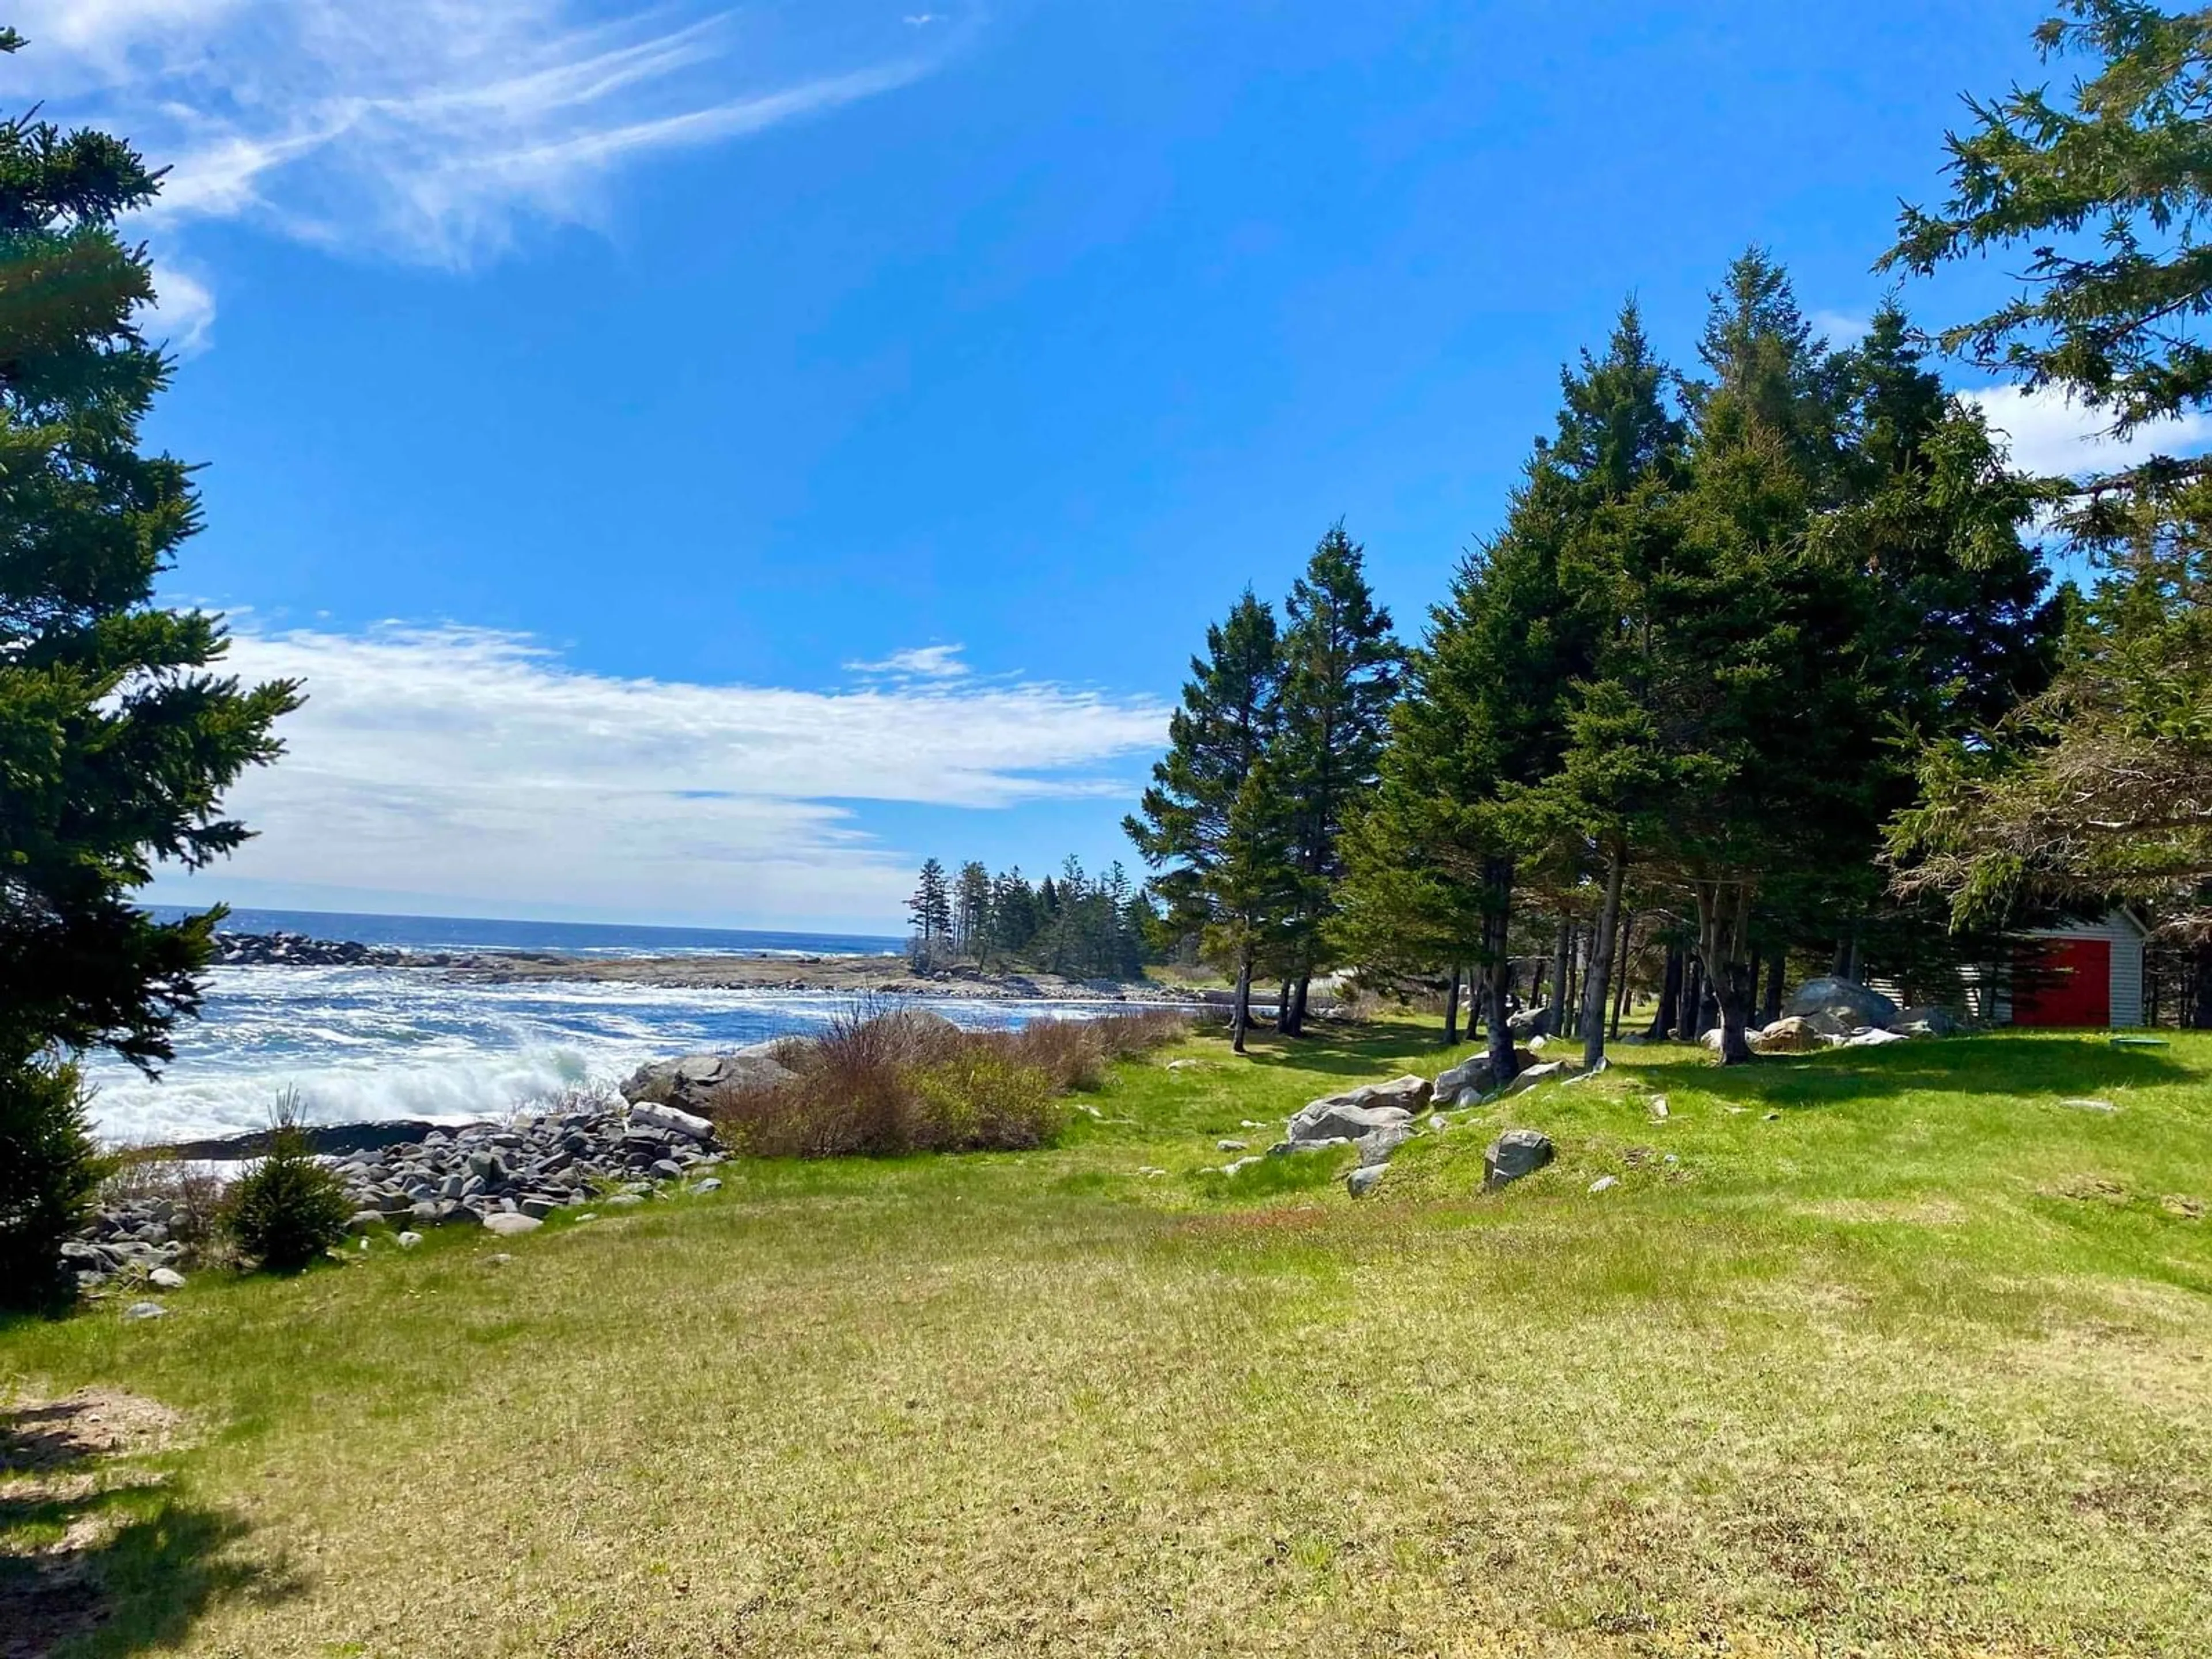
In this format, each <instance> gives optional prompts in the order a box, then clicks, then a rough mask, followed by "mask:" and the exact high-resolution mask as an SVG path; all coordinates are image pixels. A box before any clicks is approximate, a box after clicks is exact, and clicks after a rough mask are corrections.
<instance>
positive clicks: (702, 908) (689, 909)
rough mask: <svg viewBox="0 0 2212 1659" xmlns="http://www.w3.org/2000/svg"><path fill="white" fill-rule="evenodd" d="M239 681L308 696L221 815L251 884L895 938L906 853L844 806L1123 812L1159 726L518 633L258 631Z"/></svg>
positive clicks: (1023, 702)
mask: <svg viewBox="0 0 2212 1659" xmlns="http://www.w3.org/2000/svg"><path fill="white" fill-rule="evenodd" d="M231 665H232V666H233V667H234V669H235V670H236V671H238V672H239V673H240V674H241V675H243V676H245V677H246V678H249V679H259V678H270V677H292V678H301V679H303V680H305V681H306V682H307V696H308V701H307V706H306V707H305V708H302V709H301V711H300V712H299V713H298V714H295V715H293V716H292V717H290V718H289V720H286V721H285V722H284V725H283V735H284V738H285V740H286V743H287V744H288V749H289V752H288V753H287V754H286V756H285V757H284V758H283V760H282V761H280V762H278V763H276V765H274V766H272V767H269V768H265V769H262V770H259V771H257V772H254V773H252V774H250V775H248V776H247V777H246V779H245V781H242V782H241V783H240V785H239V786H238V787H237V788H236V789H235V790H234V792H233V793H232V797H231V799H230V800H229V802H228V806H229V807H230V808H231V809H233V810H234V811H237V812H238V813H239V814H240V816H242V817H244V818H245V819H246V822H248V823H251V824H252V825H253V826H254V827H255V828H256V829H258V830H259V831H260V832H261V833H260V835H259V836H258V838H257V839H256V840H254V841H253V842H250V843H249V844H248V845H247V846H246V848H245V849H244V850H243V851H242V852H241V853H240V854H239V855H238V856H237V857H236V858H235V859H234V860H230V861H229V862H228V863H227V864H226V865H225V866H223V870H224V872H226V873H227V874H231V875H234V876H236V877H238V878H241V879H244V880H248V881H252V882H256V883H260V884H301V885H317V886H334V887H345V888H349V889H355V890H363V889H368V890H385V891H389V892H392V893H404V894H410V895H422V894H430V895H444V896H449V897H451V898H453V899H455V900H459V901H469V902H475V903H478V904H482V903H483V902H487V901H489V902H501V903H513V904H532V903H542V902H549V901H550V902H560V903H562V904H566V905H571V906H577V907H590V908H599V909H602V910H605V911H608V912H613V913H623V914H629V915H645V914H689V915H734V916H743V917H750V918H757V919H759V920H761V921H776V920H787V921H805V920H807V919H812V918H822V917H832V916H842V917H866V916H878V917H890V916H895V915H896V914H897V912H898V904H899V901H900V899H901V897H902V895H903V893H904V891H905V890H906V888H907V887H908V885H909V884H910V880H911V872H910V869H909V866H910V864H911V863H912V856H911V854H910V851H909V849H906V848H897V847H891V846H887V845H885V844H884V843H883V842H880V841H878V840H877V839H876V838H875V837H874V836H871V835H870V834H869V833H867V831H866V829H865V828H864V827H863V825H862V823H861V822H860V818H859V817H858V816H856V809H855V807H854V806H853V805H851V804H850V803H854V802H896V803H907V804H915V805H938V806H957V807H967V808H973V809H977V810H990V809H1004V808H1011V807H1016V806H1018V805H1022V804H1023V803H1024V802H1029V801H1036V800H1042V799H1055V798H1067V797H1072V796H1085V795H1105V794H1117V793H1123V792H1125V791H1127V789H1129V788H1131V787H1133V786H1132V784H1131V782H1130V781H1129V777H1128V775H1129V774H1130V773H1131V772H1133V770H1135V769H1137V768H1138V766H1139V762H1140V760H1141V758H1142V757H1146V756H1148V755H1149V754H1150V753H1151V752H1152V751H1153V750H1155V749H1157V748H1158V745H1159V744H1160V743H1161V742H1162V741H1163V739H1164V732H1165V729H1166V725H1167V711H1166V709H1165V708H1164V707H1162V706H1161V705H1159V704H1158V703H1157V702H1153V701H1152V700H1150V699H1145V698H1117V697H1111V696H1105V695H1103V694H1101V693H1097V692H1095V691H1091V690H1082V689H1079V688H1073V687H1067V686H1061V685H1057V684H1049V683H1041V682H1012V683H1009V682H1001V681H994V682H991V683H989V684H975V685H973V686H961V685H954V684H945V683H943V682H941V681H940V682H927V681H921V682H908V683H902V684H867V685H862V686H859V687H856V688H854V689H849V690H833V691H799V690H783V689H778V688H775V687H767V686H747V685H701V684H681V683H671V682H666V681H658V680H646V679H625V678H612V677H609V676H605V675H599V674H592V673H586V672H581V671H575V670H574V669H572V668H570V667H568V666H567V665H565V664H564V663H563V662H562V659H560V658H559V657H558V656H557V655H556V654H555V653H551V652H550V651H548V650H546V649H545V648H544V647H541V646H540V645H538V644H537V643H536V642H534V641H531V640H529V639H527V638H525V637H521V636H519V635H510V634H501V633H493V632H488V631H485V630H482V629H467V628H452V627H446V628H435V629H416V628H405V627H398V626H389V627H386V628H383V629H377V630H374V631H373V632H371V633H369V634H367V635H342V634H334V633H328V632H320V631H314V630H295V631H290V632H259V631H253V630H250V629H249V630H242V631H241V632H240V634H239V635H238V637H237V639H236V641H235V642H234V647H233V650H232V654H231Z"/></svg>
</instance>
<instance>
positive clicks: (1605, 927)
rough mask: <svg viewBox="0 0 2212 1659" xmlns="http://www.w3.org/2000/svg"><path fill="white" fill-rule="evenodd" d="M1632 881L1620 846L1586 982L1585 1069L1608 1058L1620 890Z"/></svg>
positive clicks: (1611, 864)
mask: <svg viewBox="0 0 2212 1659" xmlns="http://www.w3.org/2000/svg"><path fill="white" fill-rule="evenodd" d="M1627 878H1628V849H1627V848H1626V847H1623V846H1620V845H1619V844H1618V843H1616V844H1615V845H1614V846H1613V849H1612V852H1611V854H1610V856H1609V858H1608V860H1607V865H1606V872H1605V908H1603V909H1601V910H1600V911H1599V912H1598V918H1597V927H1596V928H1595V930H1594V931H1593V932H1592V933H1591V934H1590V961H1589V975H1588V977H1587V978H1585V979H1584V980H1583V1070H1584V1071H1585V1072H1587V1071H1589V1069H1590V1068H1591V1067H1592V1066H1595V1065H1596V1064H1597V1063H1598V1061H1600V1060H1603V1059H1604V1058H1605V999H1606V993H1607V991H1609V990H1611V989H1612V988H1613V935H1614V934H1615V933H1617V932H1618V931H1619V929H1620V890H1621V887H1622V884H1624V883H1625V882H1626V880H1627Z"/></svg>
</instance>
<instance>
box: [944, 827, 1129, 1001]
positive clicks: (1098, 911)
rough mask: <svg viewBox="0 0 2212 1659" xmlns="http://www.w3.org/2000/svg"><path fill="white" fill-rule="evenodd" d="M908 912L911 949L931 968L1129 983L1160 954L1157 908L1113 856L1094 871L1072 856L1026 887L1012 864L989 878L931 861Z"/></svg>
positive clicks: (978, 868)
mask: <svg viewBox="0 0 2212 1659" xmlns="http://www.w3.org/2000/svg"><path fill="white" fill-rule="evenodd" d="M906 908H907V915H908V918H909V919H910V920H911V921H912V924H913V933H912V937H911V939H910V942H909V943H910V950H911V951H912V953H913V955H914V957H915V960H916V961H917V962H923V963H930V964H933V965H937V966H944V965H945V964H947V963H959V962H972V963H975V964H976V965H977V966H978V967H981V968H1034V969H1040V970H1042V971H1043V972H1046V973H1053V974H1063V975H1070V976H1072V977H1074V978H1079V979H1080V978H1097V979H1131V978H1134V977H1135V976H1136V975H1139V974H1141V973H1142V972H1143V971H1144V969H1145V964H1146V963H1148V962H1152V961H1155V960H1158V955H1157V951H1156V947H1155V945H1154V944H1153V936H1154V933H1155V930H1156V929H1157V927H1158V921H1159V917H1158V912H1157V911H1155V910H1154V909H1153V908H1152V902H1151V900H1149V899H1148V898H1146V896H1145V894H1144V891H1143V890H1142V889H1141V888H1139V886H1138V885H1137V884H1136V883H1134V882H1133V881H1132V880H1130V878H1129V876H1128V872H1127V871H1125V870H1123V869H1122V867H1121V864H1120V863H1119V861H1116V862H1115V863H1114V864H1111V865H1109V866H1107V868H1106V872H1105V873H1104V874H1103V875H1098V876H1093V875H1091V873H1089V872H1087V871H1085V869H1084V867H1083V864H1082V861H1081V860H1079V859H1077V858H1074V857H1073V856H1072V855H1071V856H1070V857H1068V858H1066V859H1065V860H1062V861H1061V864H1060V873H1059V874H1058V875H1057V876H1051V875H1048V876H1047V877H1045V878H1044V879H1043V880H1042V881H1040V882H1037V883H1036V884H1031V883H1030V879H1029V878H1028V877H1026V876H1024V874H1023V873H1022V872H1021V868H1020V866H1015V867H1014V868H1012V869H1011V870H1002V871H1000V872H999V873H998V874H996V875H993V874H992V873H991V872H990V871H989V870H988V869H987V868H986V867H985V866H983V865H982V864H981V863H980V862H978V861H975V860H969V862H968V863H966V864H963V865H962V866H960V868H959V870H958V872H956V873H948V872H946V870H945V866H944V864H943V863H942V862H940V861H939V860H936V859H931V860H928V862H927V863H926V864H924V865H923V866H921V878H920V880H919V881H918V882H917V883H916V884H915V890H914V896H913V897H912V898H910V899H908V901H907V907H906Z"/></svg>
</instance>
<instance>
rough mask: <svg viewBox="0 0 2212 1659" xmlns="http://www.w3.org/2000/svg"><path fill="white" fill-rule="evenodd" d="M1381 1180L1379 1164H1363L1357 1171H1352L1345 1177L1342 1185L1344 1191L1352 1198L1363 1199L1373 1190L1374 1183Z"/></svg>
mask: <svg viewBox="0 0 2212 1659" xmlns="http://www.w3.org/2000/svg"><path fill="white" fill-rule="evenodd" d="M1382 1179H1383V1165H1381V1164H1361V1165H1360V1166H1359V1167H1358V1169H1356V1170H1353V1171H1352V1173H1351V1174H1350V1175H1348V1176H1345V1178H1344V1185H1345V1188H1346V1191H1348V1192H1350V1193H1351V1194H1352V1196H1353V1197H1354V1198H1364V1197H1366V1196H1367V1194H1370V1193H1371V1192H1373V1191H1374V1190H1375V1187H1376V1182H1379V1181H1381V1180H1382Z"/></svg>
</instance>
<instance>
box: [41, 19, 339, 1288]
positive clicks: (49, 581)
mask: <svg viewBox="0 0 2212 1659" xmlns="http://www.w3.org/2000/svg"><path fill="white" fill-rule="evenodd" d="M21 44H22V42H21V40H20V39H19V38H18V37H17V36H16V35H15V33H13V31H0V52H14V51H15V50H17V49H18V48H19V47H20V46H21ZM158 189H159V181H158V179H157V178H156V177H155V175H154V174H152V173H149V172H148V171H147V169H146V167H145V166H144V164H143V162H142V161H140V159H139V158H138V156H137V154H136V153H134V152H133V151H132V150H131V148H130V146H129V145H127V144H125V143H123V142H122V141H121V140H119V139H117V138H114V137H110V136H108V135H106V134H104V133H99V132H90V131H78V132H70V133H64V132H63V131H61V130H60V129H58V127H56V126H54V125H52V124H51V123H48V122H45V121H40V120H38V119H36V118H33V117H29V116H26V117H21V118H17V119H15V120H14V121H12V122H10V123H9V124H8V125H5V126H4V127H0V779H4V787H0V1293H5V1294H9V1295H19V1294H22V1293H25V1292H27V1291H30V1292H35V1291H36V1290H37V1289H38V1288H39V1287H40V1286H41V1285H43V1284H44V1283H46V1282H51V1279H52V1267H53V1263H52V1250H53V1247H54V1244H55V1243H56V1240H57V1238H58V1235H59V1233H60V1231H64V1230H65V1229H66V1227H67V1226H68V1225H70V1221H71V1219H72V1218H73V1217H74V1215H75V1214H76V1211H77V1210H78V1209H79V1207H80V1206H82V1202H83V1201H84V1199H85V1197H86V1196H87V1195H88V1191H89V1186H88V1176H87V1175H86V1170H87V1169H88V1157H89V1148H88V1145H87V1143H86V1139H85V1132H84V1121H83V1115H82V1107H81V1106H80V1105H79V1103H78V1101H77V1089H76V1074H75V1072H74V1069H73V1066H72V1064H71V1062H72V1060H73V1059H74V1057H75V1056H76V1055H77V1054H82V1052H84V1051H85V1050H88V1049H91V1048H112V1049H113V1050H114V1051H115V1052H116V1053H118V1054H121V1055H122V1056H123V1057H124V1058H125V1059H127V1060H131V1061H132V1062H133V1063H135V1064H137V1066H140V1067H141V1068H143V1069H144V1070H147V1071H148V1072H149V1073H150V1072H152V1071H154V1070H155V1069H156V1068H157V1067H158V1066H159V1065H160V1064H161V1062H162V1061H163V1060H167V1059H168V1058H169V1056H170V1054H171V1046H170V1037H169V1033H170V1030H171V1028H172V1027H173V1025H174V1024H175V1022H176V1021H177V1020H179V1018H187V1017H190V1016H191V1015H192V1014H194V1013H196V1012H197V1009H198V1006H199V995H200V993H199V985H198V979H197V975H198V974H199V971H200V970H201V969H203V968H204V967H205V965H206V964H207V962H208V960H209V958H210V954H211V948H212V947H211V940H212V936H213V931H214V927H215V923H216V920H217V919H218V918H219V915H220V912H219V911H217V912H210V914H208V915H200V916H197V917H194V918H192V919H191V920H189V921H182V922H175V923H166V924H164V923H157V922H155V921H153V920H152V919H151V918H149V916H148V915H146V914H145V913H144V912H143V911H141V910H139V909H137V908H134V907H133V906H132V904H131V902H130V900H131V894H132V893H133V891H134V890H137V888H139V887H141V886H143V884H145V883H146V882H147V881H148V880H149V878H151V876H152V874H153V871H154V866H155V864H156V863H157V862H161V861H167V862H171V863H175V864H179V865H182V866H186V867H197V866H204V865H206V864H208V863H210V862H211V861H212V860H216V859H217V858H220V857H222V855H224V854H228V853H229V852H231V851H232V850H234V848H237V847H238V846H239V845H240V843H241V842H243V841H244V840H245V839H246V834H247V832H246V829H245V827H244V826H243V825H241V824H240V823H236V822H235V821H234V820H231V819H228V818H225V817H222V815H221V801H222V794H223V792H224V791H225V790H226V789H227V788H228V787H229V786H230V785H231V783H233V782H234V781H235V780H236V779H237V777H238V776H239V775H240V773H241V772H243V771H244V770H245V769H246V768H247V767H249V766H254V765H258V764H260V763H264V762H266V761H268V760H270V759H271V758H273V757H275V756H276V752H277V744H276V739H275V738H274V737H273V736H272V735H271V728H272V726H274V723H275V722H276V720H277V719H278V718H279V717H280V716H281V715H283V714H284V713H286V712H287V711H289V709H291V708H293V707H295V705H296V704H297V702H298V701H299V693H298V688H297V687H296V686H295V685H292V684H284V683H273V684H266V685H262V686H259V687H257V688H255V689H253V690H241V689H240V686H239V685H238V684H237V682H236V681H235V680H234V679H231V678H225V677H223V676H222V675H220V674H219V673H217V672H216V671H214V670H215V669H216V665H218V664H219V663H220V660H221V659H222V655H223V652H224V648H225V640H224V635H223V630H222V625H221V623H220V621H219V620H218V619H217V618H216V617H210V616H207V615H205V614H204V613H201V612H197V611H168V610H164V609H161V608H159V607H157V606H155V605H154V603H153V594H154V589H155V581H156V579H157V578H158V577H159V576H160V575H161V573H162V572H164V571H166V570H167V569H168V568H171V566H172V564H173V561H174V558H175V556H176V553H177V550H178V549H179V547H180V546H181V545H182V544H184V543H185V541H186V540H187V539H188V538H190V537H191V536H192V535H193V534H194V533H196V532H197V531H198V529H199V527H200V517H199V506H198V500H197V495H196V493H195V492H194V490H193V489H192V487H191V469H190V468H188V467H187V466H186V465H185V464H184V463H183V462H181V461H178V460H176V459H173V458H171V457H168V456H166V455H148V454H144V453H141V452H140V449H139V426H140V423H141V422H142V421H143V419H144V417H145V416H146V415H147V413H148V411H149V409H150V408H151V406H152V404H153V402H154V399H155V397H156V396H157V395H158V394H159V393H160V392H161V391H162V389H163V388H164V387H165V386H167V383H168V380H169V374H170V370H171V365H170V363H169V362H168V360H167V358H165V357H164V356H162V355H161V352H160V351H159V350H158V349H156V348H155V347H154V346H152V345H149V343H147V342H146V341H145V339H144V338H143V336H142V335H141V333H140V332H139V330H138V327H137V324H136V322H135V321H134V320H133V319H134V316H135V315H136V314H137V311H138V308H139V307H143V306H144V305H146V304H147V303H149V301H152V299H153V298H154V286H153V276H152V271H151V269H150V267H149V264H148V261H147V259H146V257H145V254H144V252H143V250H140V249H138V248H136V247H133V246H131V245H129V244H126V243H125V242H124V241H123V240H121V239H120V237H119V236H118V234H117V232H116V228H115V226H116V221H117V219H118V216H120V215H122V214H124V213H126V212H129V211H131V210H135V209H137V208H141V207H143V206H144V205H145V204H147V203H149V202H150V201H151V200H152V199H153V198H154V197H155V194H156V192H157V191H158Z"/></svg>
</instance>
